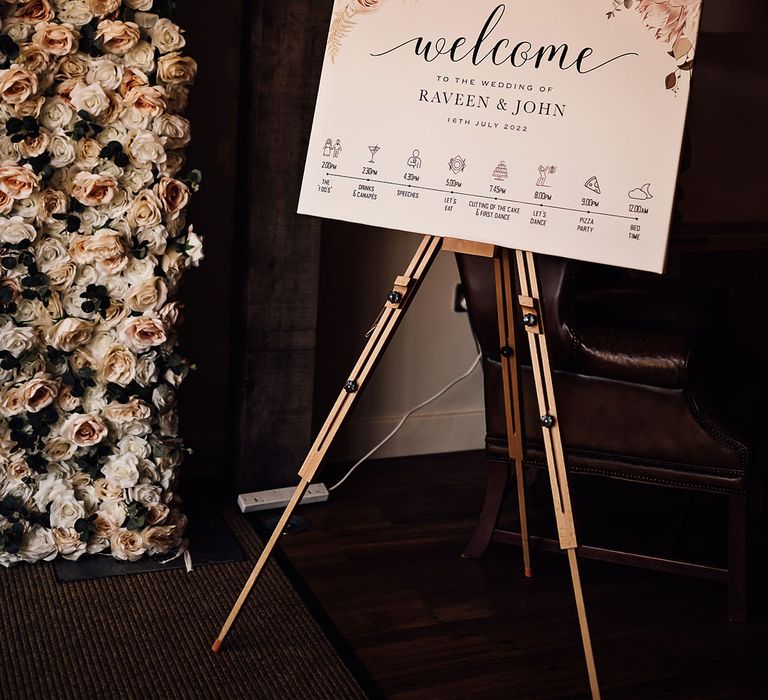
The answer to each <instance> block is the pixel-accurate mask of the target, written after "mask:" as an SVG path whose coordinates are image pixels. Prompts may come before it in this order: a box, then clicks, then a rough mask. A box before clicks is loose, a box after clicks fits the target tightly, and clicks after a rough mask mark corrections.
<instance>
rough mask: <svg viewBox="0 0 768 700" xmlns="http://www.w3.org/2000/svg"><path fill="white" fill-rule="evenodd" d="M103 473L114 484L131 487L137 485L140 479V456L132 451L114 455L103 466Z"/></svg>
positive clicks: (124, 487) (125, 487)
mask: <svg viewBox="0 0 768 700" xmlns="http://www.w3.org/2000/svg"><path fill="white" fill-rule="evenodd" d="M101 473H102V474H104V476H105V477H106V478H107V479H108V480H109V481H110V482H112V483H113V484H116V485H117V486H120V488H123V489H129V488H131V487H132V486H136V483H137V482H138V480H139V458H138V457H137V456H136V455H134V454H131V453H130V452H129V453H126V454H120V455H112V456H111V457H109V458H108V459H107V462H106V464H105V465H104V466H103V467H102V468H101Z"/></svg>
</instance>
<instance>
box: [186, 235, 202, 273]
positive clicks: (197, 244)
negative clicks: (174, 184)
mask: <svg viewBox="0 0 768 700" xmlns="http://www.w3.org/2000/svg"><path fill="white" fill-rule="evenodd" d="M184 252H185V253H186V255H187V257H188V258H189V260H190V262H191V263H192V265H193V266H195V267H197V266H198V265H199V264H200V261H201V260H202V259H203V257H204V255H203V241H202V239H201V238H200V237H199V236H198V235H197V234H196V233H195V232H194V231H193V230H192V227H191V226H190V227H189V231H188V233H187V242H186V245H185V246H184Z"/></svg>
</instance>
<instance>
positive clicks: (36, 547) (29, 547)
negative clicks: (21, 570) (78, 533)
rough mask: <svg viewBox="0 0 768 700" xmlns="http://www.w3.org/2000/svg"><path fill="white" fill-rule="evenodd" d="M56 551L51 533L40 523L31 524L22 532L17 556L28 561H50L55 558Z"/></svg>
mask: <svg viewBox="0 0 768 700" xmlns="http://www.w3.org/2000/svg"><path fill="white" fill-rule="evenodd" d="M58 552H59V550H58V547H56V540H54V539H53V533H52V532H51V531H50V530H49V529H47V528H44V527H41V526H40V525H33V526H32V527H31V528H29V530H27V532H26V533H24V537H23V539H22V540H21V548H20V549H19V556H20V557H21V558H22V559H23V560H24V561H28V562H35V561H51V560H52V559H55V558H56V555H57V554H58Z"/></svg>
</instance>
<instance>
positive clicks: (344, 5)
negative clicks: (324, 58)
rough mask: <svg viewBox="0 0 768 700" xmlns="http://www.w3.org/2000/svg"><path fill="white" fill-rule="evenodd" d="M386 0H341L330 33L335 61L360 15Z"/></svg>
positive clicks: (330, 47)
mask: <svg viewBox="0 0 768 700" xmlns="http://www.w3.org/2000/svg"><path fill="white" fill-rule="evenodd" d="M410 1H411V2H418V0H410ZM385 2H386V0H341V9H340V10H337V11H336V12H335V13H334V15H333V19H332V21H331V30H330V32H329V34H328V49H327V50H328V55H329V56H330V57H331V60H332V61H335V60H336V58H337V57H338V55H339V54H340V53H341V47H342V44H343V43H344V39H346V38H347V36H349V33H350V32H351V31H352V30H353V29H354V28H355V25H356V24H357V18H358V16H359V15H365V14H369V13H371V12H376V11H377V10H379V9H380V8H381V6H382V5H384V3H385Z"/></svg>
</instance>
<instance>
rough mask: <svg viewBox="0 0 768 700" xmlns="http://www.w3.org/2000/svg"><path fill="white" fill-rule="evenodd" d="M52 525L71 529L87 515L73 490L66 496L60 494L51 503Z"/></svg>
mask: <svg viewBox="0 0 768 700" xmlns="http://www.w3.org/2000/svg"><path fill="white" fill-rule="evenodd" d="M50 512H51V527H60V528H63V529H69V528H71V527H74V526H75V523H76V522H77V521H78V520H80V519H81V518H84V517H85V508H83V504H82V503H80V501H78V500H77V499H76V498H75V494H74V493H72V492H71V491H70V492H69V493H67V494H66V495H65V496H59V497H58V498H56V499H55V500H54V501H53V503H51V511H50Z"/></svg>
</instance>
